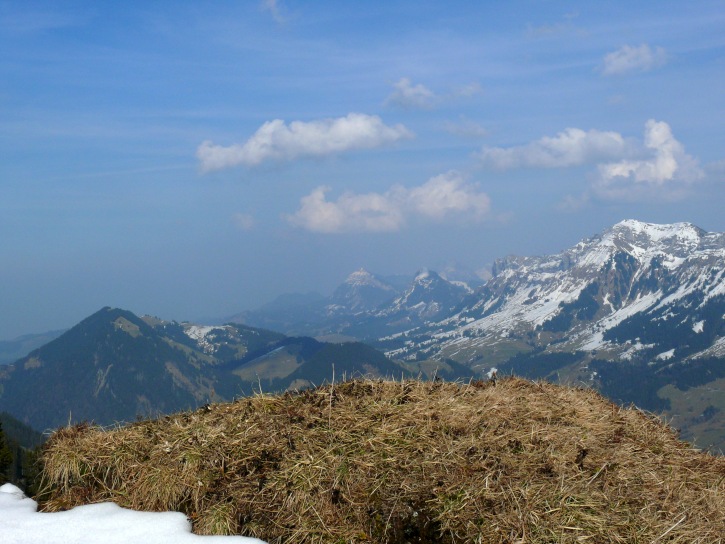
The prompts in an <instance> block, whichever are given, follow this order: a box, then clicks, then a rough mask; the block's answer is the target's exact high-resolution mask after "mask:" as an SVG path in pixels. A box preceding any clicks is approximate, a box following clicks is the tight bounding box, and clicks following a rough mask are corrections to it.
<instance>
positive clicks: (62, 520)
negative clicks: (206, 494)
mask: <svg viewBox="0 0 725 544" xmlns="http://www.w3.org/2000/svg"><path fill="white" fill-rule="evenodd" d="M37 510H38V505H37V503H36V502H35V501H34V500H32V499H29V498H27V497H26V496H25V495H24V494H23V492H22V491H20V489H18V488H17V487H15V486H14V485H12V484H5V485H3V486H1V487H0V540H2V542H3V544H75V543H83V544H130V543H141V542H148V543H149V544H151V543H152V544H192V543H193V544H203V543H205V542H209V543H219V544H263V542H262V541H261V540H258V539H256V538H249V537H243V536H199V535H195V534H192V533H191V523H190V522H189V520H188V519H186V516H185V515H184V514H182V513H181V512H137V511H134V510H128V509H126V508H121V507H120V506H118V505H117V504H114V503H110V502H106V503H100V504H88V505H85V506H77V507H76V508H72V509H71V510H67V511H65V512H53V513H43V512H38V511H37Z"/></svg>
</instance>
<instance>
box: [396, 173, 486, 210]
mask: <svg viewBox="0 0 725 544" xmlns="http://www.w3.org/2000/svg"><path fill="white" fill-rule="evenodd" d="M405 198H406V204H407V205H408V207H410V208H411V209H412V210H413V211H414V212H416V213H419V214H421V215H424V216H427V217H430V218H433V219H438V220H441V219H443V218H444V217H445V216H446V215H448V214H450V213H454V214H463V213H467V214H470V215H472V216H474V217H476V218H481V217H483V216H484V215H485V214H486V213H488V211H489V208H490V207H491V200H490V199H489V197H488V195H487V194H486V193H482V192H479V191H478V190H477V188H476V186H475V185H472V184H470V183H466V182H465V180H464V179H463V177H462V176H461V174H460V173H458V172H455V171H451V172H448V173H446V174H441V175H439V176H436V177H434V178H431V179H429V180H428V181H427V182H426V183H424V184H423V185H421V186H419V187H414V188H413V189H410V190H408V191H407V192H406V194H405Z"/></svg>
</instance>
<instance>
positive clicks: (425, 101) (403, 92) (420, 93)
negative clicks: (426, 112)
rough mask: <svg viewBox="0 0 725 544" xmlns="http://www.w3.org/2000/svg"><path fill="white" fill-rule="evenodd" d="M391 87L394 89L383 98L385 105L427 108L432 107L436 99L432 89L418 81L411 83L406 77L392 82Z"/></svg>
mask: <svg viewBox="0 0 725 544" xmlns="http://www.w3.org/2000/svg"><path fill="white" fill-rule="evenodd" d="M393 88H394V89H395V90H394V91H393V92H392V93H391V94H390V96H388V98H387V99H386V100H385V105H386V106H390V105H393V106H400V107H403V108H411V109H413V108H420V109H428V108H431V107H433V105H434V103H435V102H436V100H437V98H436V95H435V93H433V91H431V90H430V89H428V88H427V87H425V86H424V85H422V84H420V83H419V84H418V85H413V84H412V83H411V82H410V79H408V78H407V77H403V78H401V79H400V80H399V81H398V82H397V83H395V84H393Z"/></svg>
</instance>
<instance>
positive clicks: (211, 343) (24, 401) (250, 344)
mask: <svg viewBox="0 0 725 544" xmlns="http://www.w3.org/2000/svg"><path fill="white" fill-rule="evenodd" d="M284 357H287V358H286V359H284ZM283 359H284V361H285V364H281V363H280V361H282V360H283ZM333 365H334V369H335V372H336V373H339V374H338V375H342V374H343V373H348V374H349V375H353V374H354V375H374V376H385V375H393V374H397V375H400V373H401V372H402V371H403V370H404V369H403V367H401V366H399V365H397V364H395V363H393V362H392V361H390V360H388V359H387V358H386V357H385V356H384V355H383V354H382V353H380V352H378V351H376V350H374V349H373V348H371V347H369V346H366V345H364V344H360V343H349V344H342V345H336V344H328V343H323V342H318V341H316V340H313V339H312V338H289V337H285V336H284V335H282V334H279V333H275V332H271V331H266V330H263V329H255V328H252V327H247V326H244V325H238V324H227V325H219V326H204V325H196V324H192V323H177V322H173V321H172V322H168V321H163V320H160V319H157V318H153V317H148V316H146V317H143V318H141V317H138V316H136V315H134V314H133V313H131V312H128V311H125V310H120V309H114V308H103V309H102V310H100V311H99V312H97V313H95V314H93V315H92V316H90V317H88V318H86V319H85V320H83V321H82V322H80V323H79V324H78V325H76V326H75V327H73V328H72V329H70V330H69V331H67V332H66V333H65V334H63V335H61V336H60V337H59V338H57V339H55V340H53V341H52V342H49V343H48V344H46V345H44V346H42V347H41V348H39V349H36V350H34V351H33V352H31V353H30V354H29V355H28V356H27V357H24V358H23V359H20V360H19V361H17V362H16V363H15V364H13V365H8V366H3V367H0V411H3V410H4V411H7V412H8V413H10V414H12V415H14V416H15V417H17V418H18V419H20V420H21V421H23V422H25V423H27V424H30V425H31V426H32V427H34V428H37V429H42V430H45V429H48V428H54V427H58V426H60V425H64V424H67V423H68V422H70V421H83V420H93V421H95V422H96V423H99V424H104V425H107V424H111V423H114V422H116V421H133V420H134V419H136V418H137V417H139V416H140V417H146V416H155V415H158V414H163V413H169V412H172V411H177V410H184V409H190V408H194V407H197V406H199V405H201V404H204V403H207V402H211V401H215V400H231V399H233V398H234V397H236V396H240V395H243V394H249V393H251V392H252V391H253V389H255V388H256V387H257V386H258V385H259V384H261V383H262V380H264V381H265V390H266V391H279V390H284V389H286V388H288V387H306V386H308V385H310V384H313V383H314V384H319V383H322V382H323V381H325V380H332V378H333Z"/></svg>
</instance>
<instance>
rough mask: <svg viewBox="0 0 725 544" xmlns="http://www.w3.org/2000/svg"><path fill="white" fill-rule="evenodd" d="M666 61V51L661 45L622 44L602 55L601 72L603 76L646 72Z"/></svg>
mask: <svg viewBox="0 0 725 544" xmlns="http://www.w3.org/2000/svg"><path fill="white" fill-rule="evenodd" d="M666 62H667V53H665V50H664V49H663V48H661V47H655V48H651V47H650V46H649V45H647V44H642V45H640V46H639V47H632V46H630V45H624V46H622V47H620V48H619V49H617V50H616V51H613V52H611V53H609V54H607V55H605V57H604V63H603V66H602V73H603V74H604V75H605V76H614V75H621V74H626V73H629V72H646V71H648V70H651V69H652V68H657V67H659V66H662V65H664V64H665V63H666Z"/></svg>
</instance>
